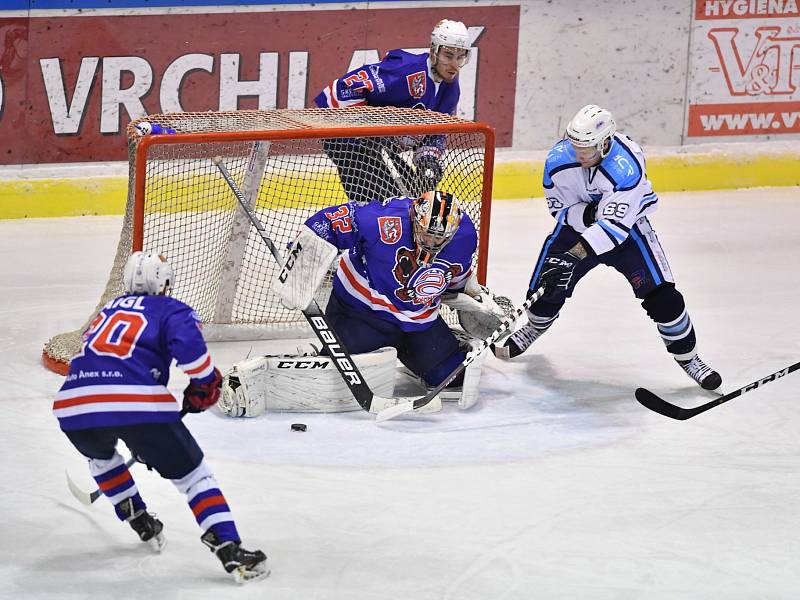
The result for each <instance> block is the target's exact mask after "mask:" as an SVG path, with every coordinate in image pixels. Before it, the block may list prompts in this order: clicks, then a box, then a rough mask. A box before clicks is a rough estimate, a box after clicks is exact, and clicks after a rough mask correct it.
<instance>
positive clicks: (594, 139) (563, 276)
mask: <svg viewBox="0 0 800 600" xmlns="http://www.w3.org/2000/svg"><path fill="white" fill-rule="evenodd" d="M543 185H544V195H545V196H546V197H547V207H548V209H549V211H550V214H551V215H552V216H553V217H554V218H555V219H556V221H557V225H556V227H555V230H554V231H553V233H551V234H550V235H549V236H548V237H547V239H546V240H545V243H544V246H543V248H542V251H541V254H540V255H539V258H538V259H537V261H536V266H535V268H534V270H533V275H532V276H531V280H530V285H529V288H528V295H530V294H532V293H533V291H534V290H536V289H538V288H539V287H540V286H544V287H545V290H546V294H545V295H544V297H542V299H541V300H539V301H538V302H536V303H535V304H533V305H532V306H531V308H530V309H529V311H528V323H527V324H526V325H525V326H523V327H522V328H520V329H519V330H518V331H517V332H516V333H514V334H513V335H512V336H511V337H510V338H509V339H508V340H507V341H506V343H505V345H504V346H495V347H494V348H493V350H494V353H495V354H496V355H497V356H498V357H500V358H513V357H515V356H517V355H519V354H521V353H522V352H524V351H525V350H526V349H527V348H528V347H529V346H530V345H531V344H532V343H533V342H534V340H536V339H537V338H538V337H539V336H541V335H542V334H543V333H544V332H545V331H547V329H548V328H549V327H550V326H551V325H552V324H553V322H554V321H555V320H556V318H558V314H559V311H560V310H561V307H562V306H563V305H564V302H565V301H566V299H567V298H569V297H570V296H572V292H573V290H574V289H575V286H576V285H577V283H578V281H580V279H581V278H582V277H583V276H584V275H586V273H588V272H589V271H590V270H592V269H593V268H594V267H596V266H597V265H598V264H601V263H602V264H605V265H608V266H610V267H612V268H613V269H615V270H616V271H618V272H619V273H621V274H622V275H624V276H625V278H626V279H627V280H628V283H629V284H630V285H631V288H632V289H633V293H634V294H635V295H636V297H637V298H638V299H640V300H641V301H642V308H644V310H645V311H646V312H647V314H648V316H649V317H650V318H651V319H652V320H653V321H655V323H656V326H657V327H658V332H659V334H660V335H661V338H662V339H663V341H664V344H665V345H666V347H667V351H668V352H669V353H670V354H672V356H673V357H674V359H675V361H676V362H677V363H678V365H680V367H681V368H682V369H683V370H684V371H685V372H686V374H687V375H689V377H691V378H692V379H693V380H694V381H695V382H697V383H698V384H699V385H700V386H701V387H702V388H703V389H706V390H716V389H717V388H719V387H720V386H721V385H722V378H721V377H720V375H719V373H717V372H716V371H714V370H713V369H711V367H709V366H708V365H706V364H705V363H704V362H703V361H702V360H701V359H700V357H699V356H698V354H697V348H696V340H695V332H694V327H693V325H692V321H691V319H690V318H689V314H688V313H687V312H686V305H685V303H684V300H683V296H682V295H681V293H680V292H679V291H678V290H677V289H676V288H675V283H674V279H673V277H672V272H671V270H670V267H669V263H668V262H667V259H666V255H665V254H664V250H663V249H662V247H661V244H660V243H659V241H658V238H657V237H656V233H655V231H654V230H653V228H652V227H651V226H650V221H649V219H648V215H649V214H651V213H652V212H654V211H655V209H656V205H657V203H658V197H657V196H656V194H655V193H654V192H653V188H652V186H651V184H650V181H649V180H648V179H647V175H646V174H645V160H644V154H643V152H642V149H641V148H640V147H639V146H638V145H637V144H636V143H635V142H634V141H633V140H631V139H630V138H629V137H628V136H626V135H623V134H618V133H617V132H616V124H615V122H614V118H613V117H612V116H611V113H609V112H608V111H607V110H604V109H602V108H600V107H599V106H596V105H588V106H584V107H583V108H582V109H580V110H579V111H578V113H577V114H576V115H575V117H574V118H573V119H572V120H571V121H570V122H569V124H568V125H567V130H566V135H565V138H564V139H563V140H561V141H559V142H558V143H556V145H555V146H553V148H552V149H551V150H550V152H549V153H548V155H547V160H546V163H545V169H544V183H543Z"/></svg>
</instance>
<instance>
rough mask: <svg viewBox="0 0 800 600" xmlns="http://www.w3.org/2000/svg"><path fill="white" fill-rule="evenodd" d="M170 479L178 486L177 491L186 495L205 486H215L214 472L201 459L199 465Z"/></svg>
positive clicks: (192, 493)
mask: <svg viewBox="0 0 800 600" xmlns="http://www.w3.org/2000/svg"><path fill="white" fill-rule="evenodd" d="M171 481H172V483H173V484H174V485H175V487H176V488H178V491H180V492H182V493H184V494H186V495H187V496H189V495H191V496H194V495H196V494H197V493H198V492H200V491H203V490H204V489H206V488H208V489H210V488H212V487H216V481H215V480H214V474H213V473H212V472H211V469H210V468H209V467H208V465H207V464H206V462H205V461H204V460H201V461H200V464H199V465H197V466H196V467H195V468H194V469H192V470H191V471H189V473H187V474H186V475H184V476H183V477H181V478H180V479H172V480H171Z"/></svg>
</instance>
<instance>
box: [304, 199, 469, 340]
mask: <svg viewBox="0 0 800 600" xmlns="http://www.w3.org/2000/svg"><path fill="white" fill-rule="evenodd" d="M412 202H413V200H412V199H411V198H407V197H396V198H388V199H386V200H383V201H374V202H370V203H369V204H367V205H364V206H358V205H357V204H356V203H353V202H350V203H347V204H341V205H337V206H331V207H329V208H325V209H323V210H321V211H319V212H318V213H316V214H315V215H314V216H312V217H311V218H309V219H308V220H307V221H306V225H307V226H308V227H309V228H310V229H311V230H312V231H313V232H314V233H316V234H317V235H318V236H320V237H321V238H323V239H325V240H326V241H328V242H329V243H331V244H333V245H334V246H336V247H337V248H339V249H340V250H345V251H346V252H344V254H342V256H341V258H340V260H339V266H338V269H337V271H336V277H335V278H334V281H333V292H334V294H336V296H337V297H338V298H339V299H340V300H341V301H342V302H343V303H345V304H346V305H347V306H350V307H351V308H353V309H354V310H369V311H372V312H373V313H374V314H375V315H376V316H378V317H379V318H381V319H383V320H385V321H388V322H390V323H393V324H394V325H396V326H398V327H399V328H400V329H402V330H403V331H421V330H425V329H427V328H428V327H430V326H431V324H432V323H433V322H434V321H435V320H436V318H437V317H438V315H439V307H440V305H441V297H442V294H444V293H445V292H446V291H461V290H463V288H464V286H465V284H466V281H467V279H468V278H469V277H470V275H471V274H472V255H473V254H474V253H475V249H476V248H477V244H478V236H477V233H476V231H475V225H474V224H473V223H472V220H471V219H470V218H469V215H467V214H466V213H464V215H463V217H462V219H461V225H460V227H459V228H458V231H457V232H456V234H455V235H454V236H453V239H451V240H450V243H448V244H447V245H446V246H445V247H444V248H443V249H442V250H441V252H439V254H438V255H437V256H436V258H435V259H434V261H433V262H432V263H431V264H430V265H428V266H422V265H419V264H418V263H417V258H416V254H417V253H416V245H415V244H414V238H413V230H412V222H411V217H410V214H409V210H410V207H411V203H412Z"/></svg>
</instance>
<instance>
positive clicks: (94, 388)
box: [53, 295, 214, 431]
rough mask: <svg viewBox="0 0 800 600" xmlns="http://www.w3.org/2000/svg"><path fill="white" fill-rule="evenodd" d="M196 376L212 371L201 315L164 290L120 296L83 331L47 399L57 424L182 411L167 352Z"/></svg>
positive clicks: (106, 422) (151, 418) (159, 418)
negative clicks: (76, 351) (60, 382)
mask: <svg viewBox="0 0 800 600" xmlns="http://www.w3.org/2000/svg"><path fill="white" fill-rule="evenodd" d="M173 358H174V359H175V360H176V361H177V363H178V367H179V368H181V369H182V370H183V371H184V372H185V373H186V374H187V375H189V377H190V378H191V379H192V380H193V381H195V382H197V383H208V382H210V381H211V380H212V379H213V377H214V365H213V364H212V362H211V357H210V355H209V353H208V349H207V347H206V343H205V341H204V339H203V335H202V333H201V331H200V321H199V317H198V316H197V315H196V314H195V312H194V311H193V310H192V309H191V308H190V307H189V306H187V305H186V304H184V303H183V302H181V301H180V300H176V299H175V298H170V297H169V296H141V295H126V296H120V297H119V298H116V299H115V300H112V301H110V302H108V303H107V304H106V305H105V306H104V307H103V309H102V310H101V311H100V313H99V314H98V315H97V317H96V318H95V319H94V320H93V321H92V323H91V324H90V325H89V327H88V328H87V330H86V332H85V333H84V334H83V347H82V349H81V351H80V353H79V354H78V355H77V356H75V357H74V358H73V359H72V362H71V364H70V369H69V373H68V374H67V377H66V381H65V382H64V385H63V386H61V389H60V390H59V392H58V394H57V395H56V400H55V402H54V403H53V413H54V414H55V416H56V417H57V418H58V421H59V424H60V425H61V429H63V430H65V431H68V430H74V429H88V428H92V427H111V426H119V425H136V424H140V423H165V422H174V421H177V420H179V419H180V412H179V411H180V406H179V404H178V402H177V401H176V399H175V397H174V396H173V395H172V394H171V393H170V392H169V390H168V389H167V382H168V380H169V368H170V364H171V362H172V359H173Z"/></svg>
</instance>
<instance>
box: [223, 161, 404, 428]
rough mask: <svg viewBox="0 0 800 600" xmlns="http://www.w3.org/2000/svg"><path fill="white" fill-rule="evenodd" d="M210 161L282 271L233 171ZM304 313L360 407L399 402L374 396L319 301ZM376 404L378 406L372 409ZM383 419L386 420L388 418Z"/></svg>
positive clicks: (275, 251) (280, 260)
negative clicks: (232, 174)
mask: <svg viewBox="0 0 800 600" xmlns="http://www.w3.org/2000/svg"><path fill="white" fill-rule="evenodd" d="M211 160H212V162H213V163H214V165H216V167H217V169H219V172H220V173H222V176H223V177H224V178H225V181H226V182H227V184H228V187H230V188H231V191H233V195H234V196H236V199H237V200H238V201H239V205H240V206H241V207H242V210H244V212H245V213H246V214H247V216H248V218H249V219H250V222H251V223H252V224H253V226H254V227H255V228H256V230H257V231H258V235H260V236H261V239H262V240H263V241H264V243H265V244H266V245H267V247H268V248H269V250H270V252H271V253H272V256H273V258H275V261H276V262H277V263H278V265H279V266H280V267H281V268H283V266H284V261H283V257H282V256H281V253H280V251H279V250H278V248H277V247H276V246H275V244H274V243H273V242H272V240H271V239H270V237H269V236H268V235H267V232H266V229H264V225H263V224H262V223H261V221H260V220H259V218H258V217H257V216H256V215H255V213H254V212H253V210H252V209H251V208H250V207H249V206H248V205H247V201H246V200H245V197H244V195H243V194H242V191H241V190H240V189H239V186H238V185H237V184H236V182H235V181H234V180H233V177H231V174H230V172H228V168H227V167H226V166H225V163H224V162H223V161H222V157H220V156H215V157H214V158H212V159H211ZM302 313H303V316H305V318H306V320H307V321H308V324H309V325H311V329H313V330H314V334H315V335H316V336H317V338H318V339H319V341H320V342H321V343H322V346H323V348H324V349H325V351H326V352H327V353H328V355H329V356H330V357H331V359H332V361H331V362H333V364H334V365H335V366H336V369H337V370H338V371H339V374H340V375H341V376H342V380H343V381H344V383H345V385H347V387H348V388H349V390H350V392H351V393H352V394H353V398H355V399H356V402H358V405H359V406H360V407H361V408H363V409H364V410H366V411H367V412H373V413H375V412H377V411H378V410H379V409H381V408H384V407H386V406H389V405H393V404H396V403H397V402H399V400H396V399H393V398H382V397H379V396H375V394H373V393H372V390H371V389H370V387H369V384H368V383H367V382H366V380H365V379H364V376H363V375H362V374H361V371H359V369H358V366H357V365H356V363H355V361H354V360H353V358H352V357H351V356H350V353H349V352H348V351H347V349H346V348H345V347H344V344H342V342H341V340H340V339H339V336H338V335H336V332H334V330H333V329H332V328H331V327H330V325H328V320H327V319H326V318H325V315H324V314H323V313H322V309H320V307H319V304H318V303H317V301H316V299H314V300H313V301H312V303H311V304H310V305H309V307H308V308H306V309H304V310H303V311H302ZM376 399H377V400H378V401H377V402H374V400H376ZM373 404H374V405H375V406H373ZM403 412H405V411H403ZM386 418H391V417H386ZM383 420H385V418H384V419H383Z"/></svg>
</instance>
